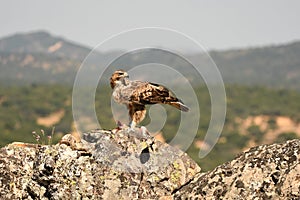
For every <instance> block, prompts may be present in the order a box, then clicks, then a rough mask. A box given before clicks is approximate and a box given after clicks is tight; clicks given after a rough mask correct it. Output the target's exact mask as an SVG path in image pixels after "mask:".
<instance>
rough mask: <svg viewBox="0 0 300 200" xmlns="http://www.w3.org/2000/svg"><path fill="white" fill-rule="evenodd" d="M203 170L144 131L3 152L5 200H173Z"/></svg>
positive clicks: (96, 134)
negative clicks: (175, 194)
mask: <svg viewBox="0 0 300 200" xmlns="http://www.w3.org/2000/svg"><path fill="white" fill-rule="evenodd" d="M199 171H200V167H199V166H198V165H197V164H196V163H195V162H194V161H193V160H191V159H190V158H189V157H188V156H187V155H186V153H184V152H182V151H180V150H179V149H177V148H174V147H172V146H169V145H168V144H164V143H161V142H159V141H156V140H155V139H154V138H153V137H151V136H149V135H148V134H147V133H146V130H144V129H136V130H135V131H132V130H130V129H128V128H124V129H120V130H117V129H116V130H113V131H104V130H95V131H91V132H89V133H85V134H83V139H82V141H81V142H80V143H78V142H77V141H76V140H75V139H74V138H73V137H72V136H71V135H66V136H65V137H64V138H63V139H62V141H61V143H60V144H56V145H52V146H48V145H44V146H41V145H33V144H19V143H18V144H11V145H8V146H6V147H4V148H2V149H1V152H0V174H1V176H0V196H1V199H141V198H148V199H159V198H160V199H168V198H172V197H171V195H172V193H174V192H175V191H177V190H178V189H179V188H180V187H181V186H183V185H184V184H187V183H188V182H189V181H191V180H192V179H193V177H194V176H195V175H196V174H197V173H198V172H199Z"/></svg>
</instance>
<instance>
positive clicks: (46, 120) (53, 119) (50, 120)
mask: <svg viewBox="0 0 300 200" xmlns="http://www.w3.org/2000/svg"><path fill="white" fill-rule="evenodd" d="M64 115H65V110H63V109H62V110H59V111H57V112H54V113H51V114H50V115H48V116H46V117H39V118H38V119H37V124H38V125H42V126H45V127H51V126H53V125H55V124H56V123H58V122H59V121H60V120H61V119H62V118H63V116H64Z"/></svg>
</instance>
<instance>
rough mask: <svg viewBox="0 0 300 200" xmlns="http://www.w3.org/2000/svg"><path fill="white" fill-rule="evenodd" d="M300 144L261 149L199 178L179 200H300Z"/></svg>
mask: <svg viewBox="0 0 300 200" xmlns="http://www.w3.org/2000/svg"><path fill="white" fill-rule="evenodd" d="M299 161H300V140H291V141H288V142H286V143H283V144H273V145H265V146H258V147H255V148H252V149H250V150H249V151H248V152H245V153H242V154H241V155H239V156H238V157H237V158H236V159H234V160H233V161H231V162H228V163H225V164H223V165H221V166H219V167H217V168H215V169H214V170H212V171H210V172H208V173H205V174H198V175H197V176H196V177H195V178H194V180H193V181H192V182H190V183H189V184H187V185H185V186H183V187H182V188H180V190H178V191H177V192H176V194H175V195H174V198H175V199H300V165H299Z"/></svg>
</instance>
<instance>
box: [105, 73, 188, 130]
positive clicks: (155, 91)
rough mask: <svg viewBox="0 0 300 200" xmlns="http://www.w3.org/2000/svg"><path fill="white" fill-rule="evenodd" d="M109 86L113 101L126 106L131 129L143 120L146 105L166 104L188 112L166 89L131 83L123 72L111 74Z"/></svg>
mask: <svg viewBox="0 0 300 200" xmlns="http://www.w3.org/2000/svg"><path fill="white" fill-rule="evenodd" d="M110 86H111V88H112V89H113V94H112V96H113V98H114V100H115V101H116V102H117V103H120V104H125V105H126V106H127V108H128V110H129V117H130V127H131V128H134V127H135V125H136V124H138V123H140V122H141V121H142V120H143V119H144V118H145V115H146V107H145V105H146V104H157V103H160V104H168V105H171V106H173V107H175V108H177V109H179V110H181V111H183V112H187V111H189V108H188V107H187V106H186V105H184V104H183V102H182V101H181V100H180V99H178V98H176V97H175V95H174V94H172V93H171V92H170V91H169V89H167V88H166V87H164V86H162V85H158V84H155V83H150V82H142V81H131V80H129V76H128V74H127V72H125V71H124V70H117V71H115V72H114V73H113V74H112V76H111V78H110Z"/></svg>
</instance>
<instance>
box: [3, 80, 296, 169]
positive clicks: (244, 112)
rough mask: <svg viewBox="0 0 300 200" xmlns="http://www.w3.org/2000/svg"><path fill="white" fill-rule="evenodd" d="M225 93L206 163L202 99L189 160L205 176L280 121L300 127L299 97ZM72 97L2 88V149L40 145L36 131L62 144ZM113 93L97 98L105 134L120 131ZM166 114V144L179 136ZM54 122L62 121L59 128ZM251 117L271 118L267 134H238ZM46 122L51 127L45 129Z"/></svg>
mask: <svg viewBox="0 0 300 200" xmlns="http://www.w3.org/2000/svg"><path fill="white" fill-rule="evenodd" d="M226 91H227V104H228V105H227V106H228V107H227V116H226V123H225V127H224V130H223V132H222V135H221V138H220V139H219V142H218V143H217V145H216V146H215V147H214V149H213V151H212V152H211V153H210V154H209V155H208V156H207V157H205V158H204V159H202V160H199V158H198V152H199V149H198V146H197V142H199V141H201V140H203V137H204V134H205V133H206V130H207V127H208V123H209V120H210V109H209V106H208V105H210V100H209V94H208V92H207V89H206V88H205V87H201V88H200V93H199V96H198V98H199V102H201V103H200V109H201V121H200V126H199V130H198V133H197V136H196V138H195V142H194V144H193V145H192V146H191V147H190V148H189V150H188V154H189V155H190V156H191V157H193V158H194V159H195V160H197V161H198V162H199V164H200V166H201V167H202V168H203V169H204V170H208V169H212V168H213V167H215V166H216V165H218V164H220V163H223V162H225V161H227V160H230V159H232V158H233V157H234V156H235V155H236V154H237V153H239V152H241V151H242V150H243V149H245V148H249V147H250V146H251V145H250V146H249V144H251V143H250V142H251V141H253V142H254V144H256V145H257V144H263V143H265V141H266V139H268V138H265V135H266V132H267V131H269V130H273V129H274V130H275V129H276V122H274V121H275V119H276V117H278V116H286V117H289V118H290V119H291V120H292V121H294V122H295V124H297V123H299V122H300V113H299V110H300V104H299V102H300V94H299V93H298V92H294V91H288V90H274V89H266V88H262V87H245V86H235V85H230V86H227V87H226ZM71 92H72V89H71V87H66V86H60V85H44V86H36V85H33V86H24V87H1V88H0V145H1V146H4V145H5V144H8V143H10V142H13V141H22V142H35V143H36V141H35V138H34V137H33V135H32V131H36V132H40V130H41V129H43V130H44V131H45V133H46V135H47V134H48V135H49V134H51V130H52V128H53V127H55V134H54V140H55V141H58V140H59V138H60V137H61V136H62V135H63V134H66V133H69V132H71V131H72V122H73V117H72V110H71V98H72V94H71ZM110 93H111V89H110V88H108V87H107V88H104V90H101V93H100V92H98V93H97V95H96V111H97V115H98V118H99V120H100V121H101V124H102V125H103V124H105V126H104V127H102V128H106V129H112V128H114V127H116V126H115V122H114V119H113V118H112V113H111V110H110V107H109V106H107V105H110ZM200 94H201V95H200ZM166 109H167V113H168V120H167V122H166V124H165V127H164V129H163V130H162V133H163V136H164V138H165V140H166V142H168V141H170V140H171V139H172V138H173V136H174V135H172V134H173V133H176V130H177V128H178V123H179V121H180V115H179V112H175V110H174V109H173V108H171V107H166ZM60 111H63V112H60ZM55 113H56V115H55ZM51 116H52V118H51ZM55 116H56V117H57V119H58V120H57V121H56V122H55ZM249 116H268V117H269V118H268V119H269V120H268V126H267V129H264V130H261V127H259V126H256V125H255V124H252V125H251V126H249V127H246V128H245V131H244V133H243V131H239V130H240V129H239V127H240V124H242V122H243V120H246V119H247V118H249ZM237 119H240V120H242V122H239V121H237ZM43 120H44V121H43ZM47 120H48V122H49V124H50V125H49V124H48V125H47ZM51 120H52V121H51ZM147 122H149V120H148V119H146V120H145V121H144V124H146V123H147ZM45 123H46V124H45ZM43 124H44V125H43ZM87 131H88V130H87ZM298 136H299V133H296V132H289V133H282V134H279V135H278V136H277V137H276V138H274V140H272V142H276V141H279V142H282V141H284V140H286V139H291V138H295V137H298ZM252 145H253V143H252Z"/></svg>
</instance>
